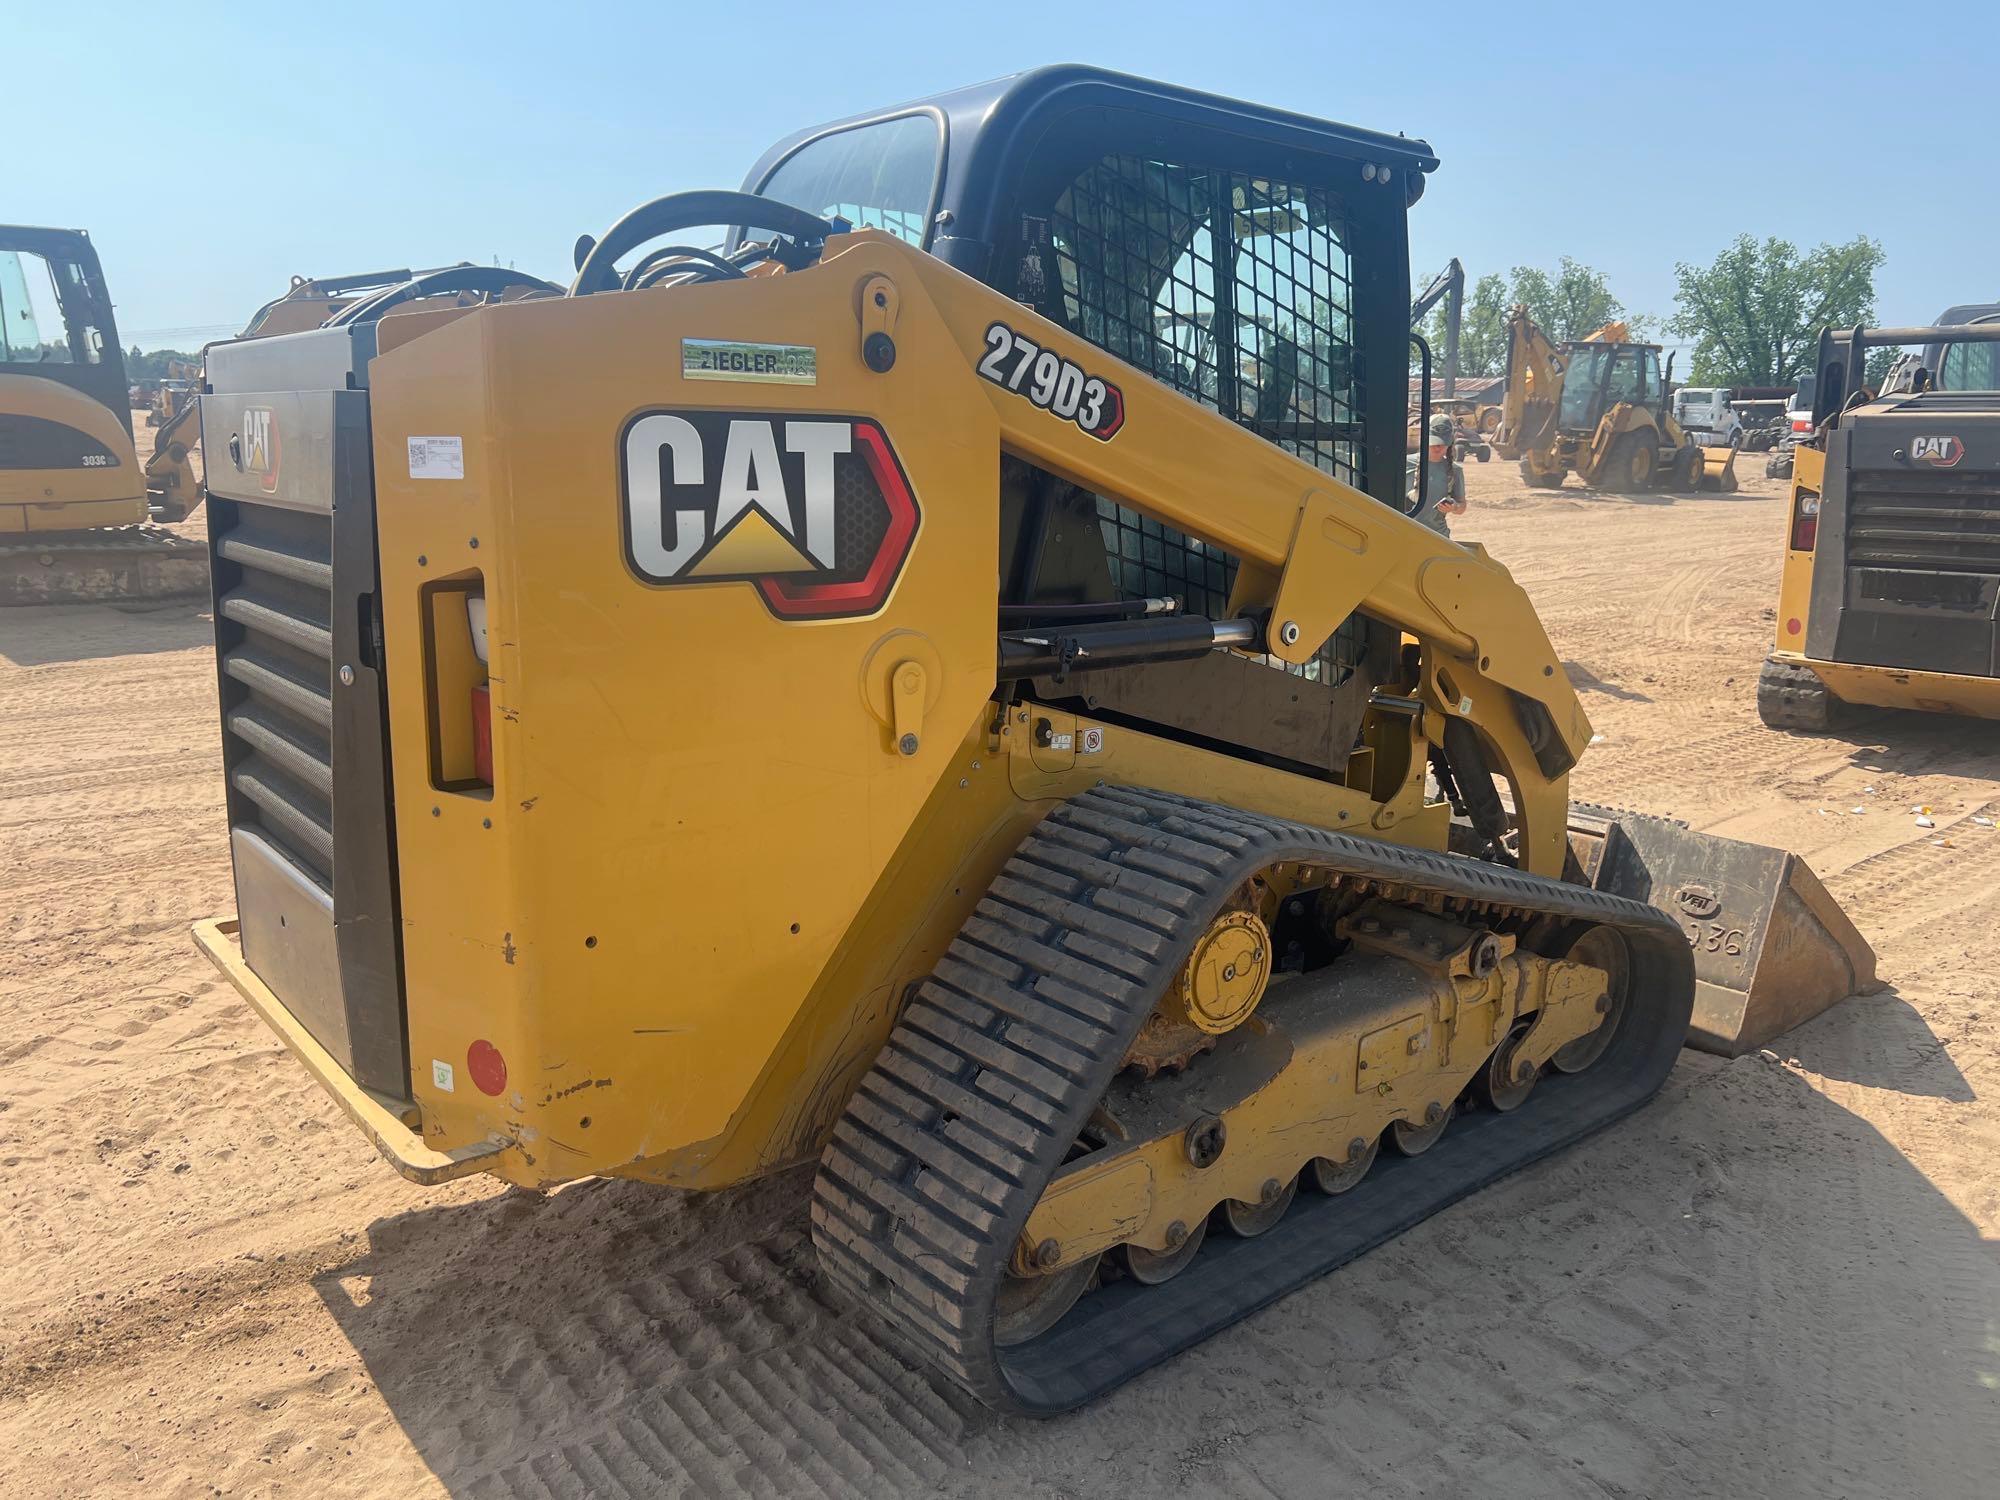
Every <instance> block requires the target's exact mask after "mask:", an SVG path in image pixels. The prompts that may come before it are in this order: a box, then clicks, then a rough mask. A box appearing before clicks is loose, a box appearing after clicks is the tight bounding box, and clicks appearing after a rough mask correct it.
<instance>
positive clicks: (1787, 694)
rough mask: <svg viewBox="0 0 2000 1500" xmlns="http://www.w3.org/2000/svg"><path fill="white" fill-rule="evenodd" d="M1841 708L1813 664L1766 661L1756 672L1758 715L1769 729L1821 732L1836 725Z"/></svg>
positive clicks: (1810, 732) (1808, 732) (1809, 732)
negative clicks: (1801, 665) (1813, 667)
mask: <svg viewBox="0 0 2000 1500" xmlns="http://www.w3.org/2000/svg"><path fill="white" fill-rule="evenodd" d="M1840 707H1841V703H1840V700H1839V699H1838V698H1836V697H1834V696H1833V694H1832V693H1830V692H1829V691H1827V686H1826V683H1825V682H1823V681H1821V679H1820V675H1819V673H1817V672H1815V671H1813V669H1812V668H1811V667H1798V666H1793V665H1792V664H1791V663H1790V662H1782V661H1766V662H1765V663H1764V665H1763V667H1762V669H1761V670H1760V671H1759V672H1758V674H1757V717H1758V718H1760V719H1762V720H1763V721H1764V724H1765V726H1766V727H1767V728H1770V729H1796V730H1801V731H1803V732H1805V733H1807V734H1821V733H1824V732H1825V731H1826V730H1828V729H1830V728H1832V727H1833V724H1834V722H1835V721H1836V720H1837V719H1838V718H1839V713H1840Z"/></svg>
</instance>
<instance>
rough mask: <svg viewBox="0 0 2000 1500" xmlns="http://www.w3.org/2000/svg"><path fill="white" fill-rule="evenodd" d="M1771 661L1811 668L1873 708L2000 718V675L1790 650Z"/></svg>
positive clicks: (1848, 698)
mask: <svg viewBox="0 0 2000 1500" xmlns="http://www.w3.org/2000/svg"><path fill="white" fill-rule="evenodd" d="M1771 660H1773V661H1777V662H1783V663H1785V664H1786V665H1787V666H1794V667H1805V668H1808V669H1809V670H1810V671H1812V672H1813V673H1815V674H1816V675H1817V676H1818V677H1819V680H1820V681H1821V682H1824V683H1825V684H1826V687H1827V691H1828V692H1830V693H1832V694H1833V696H1834V697H1836V698H1838V699H1839V700H1840V701H1841V702H1843V703H1858V704H1862V705H1865V706H1867V707H1869V708H1914V709H1920V710H1922V711H1923V712H1925V713H1934V714H1960V715H1963V716H1965V717H1967V718H1974V719H2000V678H1995V677H1967V676H1960V675H1958V674H1956V673H1952V672H1917V671H1912V670H1909V669H1908V668H1905V667H1869V666H1861V665H1859V664H1857V663H1854V662H1840V661H1819V660H1817V659H1815V658H1813V657H1810V656H1800V655H1797V654H1795V653H1792V652H1788V651H1775V652H1773V653H1772V654H1771Z"/></svg>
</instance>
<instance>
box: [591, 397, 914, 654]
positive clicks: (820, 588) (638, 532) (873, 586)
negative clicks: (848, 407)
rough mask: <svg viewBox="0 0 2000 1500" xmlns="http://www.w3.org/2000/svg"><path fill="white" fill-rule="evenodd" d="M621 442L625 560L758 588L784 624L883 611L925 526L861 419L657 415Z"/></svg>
mask: <svg viewBox="0 0 2000 1500" xmlns="http://www.w3.org/2000/svg"><path fill="white" fill-rule="evenodd" d="M621 446H622V460H623V462H622V477H621V489H622V491H623V502H624V520H625V555H626V561H627V562H628V563H629V564H630V565H631V567H632V570H633V572H635V573H637V574H638V575H639V577H641V578H643V579H644V580H645V581H646V582H648V583H653V584H681V583H725V582H747V583H753V584H755V585H756V586H757V591H758V593H759V594H761V595H762V596H763V599H764V603H765V605H766V607H768V608H769V609H770V611H771V613H772V614H774V615H776V616H778V617H779V618H780V619H819V620H823V619H835V618H843V617H848V616H854V615H867V614H873V613H874V612H875V611H876V610H877V609H880V608H881V607H882V604H883V602H884V601H885V600H886V599H887V598H888V597H889V590H890V587H891V586H892V585H893V584H894V583H895V581H896V575H897V573H898V572H899V571H900V570H901V568H902V565H903V559H904V558H905V557H907V556H908V555H909V551H910V543H911V541H912V540H913V539H914V538H915V536H916V534H917V522H918V512H917V502H916V496H915V495H914V494H913V493H912V492H911V490H910V484H909V480H908V479H907V478H906V477H905V475H904V473H903V468H902V465H901V464H900V463H899V462H898V461H897V459H896V455H895V452H894V450H893V449H891V448H890V446H889V439H888V437H887V436H886V435H885V434H884V433H883V431H882V429H881V427H880V426H878V425H877V424H876V423H874V422H871V421H867V420H865V419H857V418H852V417H832V416H808V415H789V414H772V413H755V412H727V411H685V412H673V411H653V412H644V413H642V414H640V415H639V416H637V417H635V418H633V419H632V421H631V422H630V423H629V424H628V425H627V426H626V428H625V434H624V438H623V441H622V445H621Z"/></svg>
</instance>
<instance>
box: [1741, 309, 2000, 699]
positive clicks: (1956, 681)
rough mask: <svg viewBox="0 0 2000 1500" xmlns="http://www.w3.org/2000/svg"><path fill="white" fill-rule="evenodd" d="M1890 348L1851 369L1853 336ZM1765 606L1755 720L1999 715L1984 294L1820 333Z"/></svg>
mask: <svg viewBox="0 0 2000 1500" xmlns="http://www.w3.org/2000/svg"><path fill="white" fill-rule="evenodd" d="M1904 346H1916V347H1920V348H1921V350H1922V352H1921V353H1917V354H1910V355H1906V356H1903V357H1902V358H1901V359H1899V360H1898V361H1897V365H1896V367H1895V369H1894V370H1893V371H1892V373H1891V375H1890V377H1889V379H1887V380H1886V381H1883V382H1882V383H1881V384H1882V389H1880V390H1873V389H1870V388H1869V387H1868V386H1867V385H1865V384H1864V383H1863V379H1862V376H1863V372H1864V371H1865V370H1866V368H1867V361H1868V351H1869V350H1871V349H1884V348H1901V347H1904ZM1777 613H1778V628H1777V631H1776V635H1777V639H1776V641H1775V642H1774V643H1773V645H1774V649H1773V650H1772V652H1771V655H1770V657H1769V659H1768V660H1767V661H1766V662H1765V663H1764V667H1763V670H1762V672H1761V673H1760V674H1759V677H1758V681H1757V712H1758V715H1759V716H1760V717H1761V718H1762V719H1763V721H1764V722H1765V723H1766V724H1768V725H1770V726H1771V727H1772V728H1773V729H1791V730H1805V731H1820V730H1826V729H1831V728H1834V727H1835V726H1836V725H1837V723H1838V721H1839V719H1840V717H1841V714H1842V713H1843V711H1844V710H1845V709H1847V708H1848V707H1849V706H1850V705H1856V706H1867V707H1873V708H1908V709H1920V710H1924V711H1927V712H1931V713H1947V714H1961V715H1965V716H1968V717H1976V718H1985V719H2000V623H1996V617H2000V306H1995V305H1993V304H1990V303H1988V304H1975V305H1972V306H1968V307H1955V308H1951V309H1949V310H1948V311H1947V312H1946V313H1945V314H1944V315H1943V316H1942V317H1941V318H1940V319H1939V320H1938V323H1937V324H1936V325H1934V326H1930V327H1921V328H1854V329H1841V330H1832V329H1829V330H1826V331H1824V332H1822V333H1821V334H1820V340H1819V356H1818V364H1817V370H1816V375H1815V379H1814V384H1813V412H1812V432H1811V435H1810V436H1809V437H1808V438H1807V439H1806V440H1805V441H1803V442H1801V443H1800V444H1799V445H1798V446H1797V447H1796V448H1795V449H1794V450H1793V453H1792V505H1791V516H1790V520H1789V524H1788V525H1787V527H1786V530H1785V564H1784V574H1783V579H1782V582H1781V584H1780V586H1779V593H1778V612H1777Z"/></svg>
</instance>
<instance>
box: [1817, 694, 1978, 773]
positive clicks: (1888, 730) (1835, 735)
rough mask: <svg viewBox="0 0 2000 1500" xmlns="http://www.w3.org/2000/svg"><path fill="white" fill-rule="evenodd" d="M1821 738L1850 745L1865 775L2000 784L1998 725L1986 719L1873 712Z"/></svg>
mask: <svg viewBox="0 0 2000 1500" xmlns="http://www.w3.org/2000/svg"><path fill="white" fill-rule="evenodd" d="M1820 737H1821V738H1823V739H1826V740H1829V741H1831V742H1833V743H1836V744H1838V743H1840V742H1842V741H1845V742H1847V743H1848V744H1850V745H1852V746H1853V747H1854V748H1853V753H1852V756H1851V760H1852V762H1853V764H1854V765H1855V766H1857V767H1858V768H1860V769H1861V770H1864V771H1882V772H1891V771H1893V772H1898V773H1900V774H1903V775H1908V776H1917V775H1931V774H1938V773H1942V774H1945V775H1950V776H1977V777H1985V778H1990V779H1993V780H1995V781H2000V723H1994V722H1990V721H1988V720H1985V719H1968V718H1959V717H1956V716H1954V715H1950V714H1931V713H1922V712H1919V711H1917V710H1915V709H1893V708H1874V709H1868V710H1866V711H1865V713H1864V714H1863V715H1862V716H1859V717H1857V718H1856V719H1855V720H1854V722H1853V723H1852V724H1851V725H1849V724H1842V725H1839V726H1838V727H1836V728H1834V729H1833V730H1831V731H1829V732H1828V733H1827V734H1825V735H1823V736H1820Z"/></svg>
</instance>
